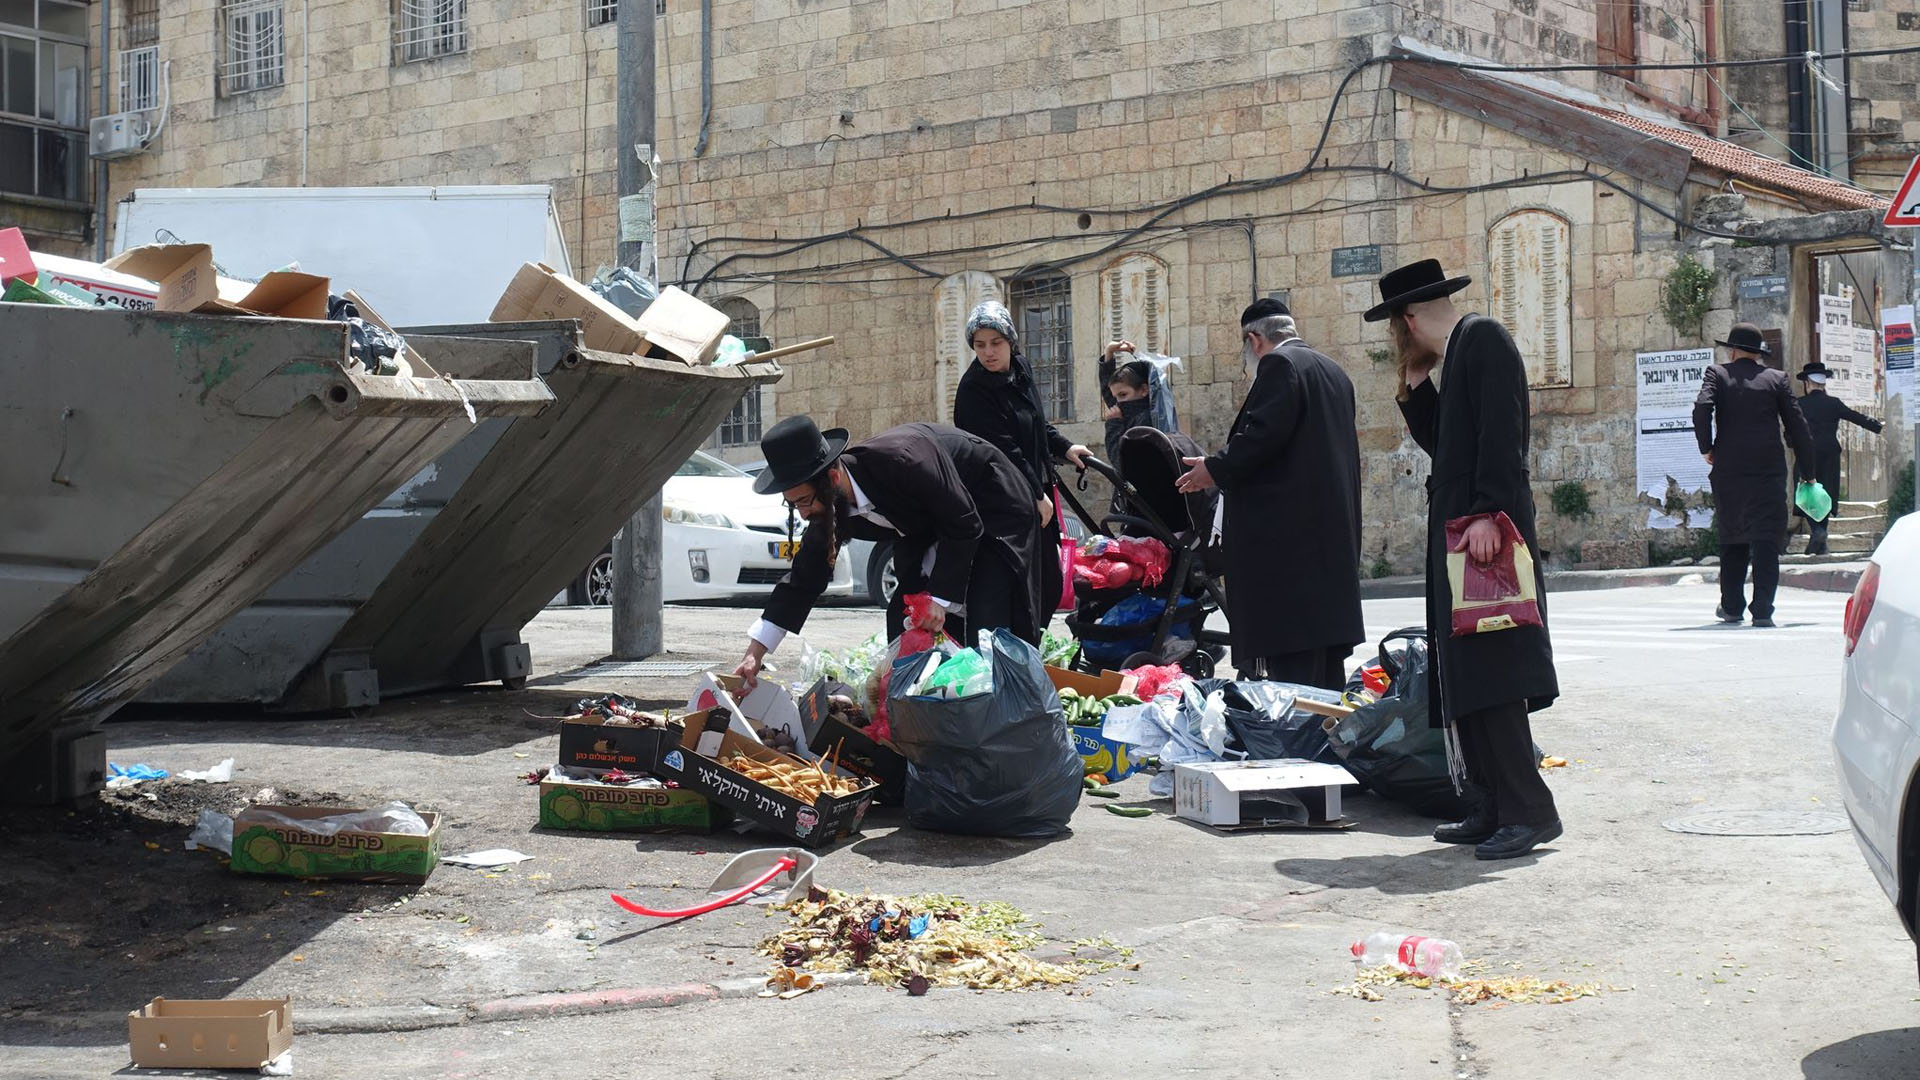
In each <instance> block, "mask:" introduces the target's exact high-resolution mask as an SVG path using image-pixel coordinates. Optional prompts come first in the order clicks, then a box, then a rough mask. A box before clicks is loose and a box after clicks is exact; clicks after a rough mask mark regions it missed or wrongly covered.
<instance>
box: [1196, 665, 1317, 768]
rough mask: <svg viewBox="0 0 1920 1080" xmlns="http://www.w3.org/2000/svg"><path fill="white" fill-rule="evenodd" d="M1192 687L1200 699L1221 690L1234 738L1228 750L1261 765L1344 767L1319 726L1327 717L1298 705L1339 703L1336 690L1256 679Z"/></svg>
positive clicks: (1207, 682)
mask: <svg viewBox="0 0 1920 1080" xmlns="http://www.w3.org/2000/svg"><path fill="white" fill-rule="evenodd" d="M1194 686H1195V688H1196V689H1198V690H1199V691H1200V694H1201V696H1202V697H1205V696H1206V695H1209V694H1212V693H1213V692H1214V691H1215V690H1218V691H1220V692H1221V697H1220V703H1221V704H1222V705H1224V706H1226V713H1227V732H1228V733H1229V734H1230V735H1232V736H1233V738H1232V740H1231V741H1230V742H1229V743H1228V744H1227V746H1228V749H1231V750H1239V751H1240V752H1242V753H1244V754H1246V755H1247V756H1248V757H1250V758H1258V759H1261V760H1263V761H1268V760H1274V759H1278V758H1304V759H1306V760H1308V761H1325V762H1329V763H1332V764H1336V765H1337V764H1339V763H1340V758H1339V756H1338V755H1337V754H1335V753H1334V752H1333V748H1332V747H1331V746H1330V745H1329V744H1328V742H1327V733H1326V731H1325V730H1324V729H1323V728H1322V727H1321V722H1322V721H1323V720H1325V719H1326V718H1325V717H1323V716H1321V715H1319V714H1317V713H1310V712H1307V711H1306V710H1305V709H1301V708H1298V707H1296V706H1295V705H1294V701H1295V700H1296V699H1298V698H1301V697H1305V698H1308V699H1310V700H1314V701H1324V702H1327V703H1329V704H1334V705H1337V704H1339V703H1340V694H1339V692H1338V691H1334V690H1323V689H1321V688H1319V687H1317V686H1302V685H1299V684H1297V683H1284V682H1266V681H1262V680H1255V679H1201V680H1199V681H1197V682H1196V683H1195V684H1194Z"/></svg>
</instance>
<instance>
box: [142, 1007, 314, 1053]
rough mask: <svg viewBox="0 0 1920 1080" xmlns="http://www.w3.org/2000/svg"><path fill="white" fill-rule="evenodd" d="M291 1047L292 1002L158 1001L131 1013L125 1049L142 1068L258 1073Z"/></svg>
mask: <svg viewBox="0 0 1920 1080" xmlns="http://www.w3.org/2000/svg"><path fill="white" fill-rule="evenodd" d="M292 1048H293V1000H292V999H291V998H284V997H281V998H265V999H241V998H235V999H233V1000H231V1001H186V1000H182V1001H169V1000H168V999H166V998H163V997H157V998H154V999H153V1000H152V1001H150V1002H148V1003H147V1004H146V1005H145V1006H143V1007H142V1008H140V1009H139V1010H138V1011H136V1012H130V1013H128V1014H127V1050H128V1053H129V1055H130V1056H131V1057H132V1058H133V1063H134V1065H136V1066H138V1067H140V1068H142V1069H259V1068H263V1067H265V1066H266V1065H267V1063H269V1062H271V1061H273V1060H274V1059H275V1058H277V1057H279V1056H280V1055H282V1054H284V1053H286V1052H287V1051H288V1050H291V1049H292Z"/></svg>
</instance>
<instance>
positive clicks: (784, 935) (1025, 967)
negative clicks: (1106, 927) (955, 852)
mask: <svg viewBox="0 0 1920 1080" xmlns="http://www.w3.org/2000/svg"><path fill="white" fill-rule="evenodd" d="M786 911H787V913H788V915H789V917H790V919H791V923H790V925H789V926H788V927H787V928H786V929H784V930H782V931H780V932H779V933H777V934H775V935H773V936H772V937H770V938H768V939H766V940H765V941H763V942H761V943H760V951H761V952H762V953H764V954H765V955H767V956H770V957H773V958H774V959H775V960H777V961H778V962H779V963H778V966H777V967H775V968H774V970H773V971H772V972H770V976H771V978H773V979H774V980H776V981H778V982H780V983H783V984H784V985H786V986H788V987H796V986H798V985H799V977H800V976H804V975H807V974H814V975H820V974H830V973H835V972H861V973H864V974H865V975H866V976H867V978H868V979H869V980H870V981H872V982H876V983H880V984H881V985H883V986H899V987H904V988H906V990H907V991H908V993H910V994H915V995H918V994H923V993H925V992H926V991H927V989H928V988H930V987H934V986H958V987H966V988H968V989H971V990H1034V989H1043V988H1046V987H1052V986H1063V985H1065V984H1068V983H1072V982H1077V981H1079V979H1080V972H1079V971H1078V970H1076V969H1075V968H1072V967H1068V966H1065V965H1062V964H1052V963H1047V962H1046V961H1043V960H1036V959H1034V958H1033V956H1032V955H1030V954H1031V953H1032V951H1033V949H1034V948H1035V947H1037V946H1038V945H1039V944H1040V943H1041V940H1042V939H1041V937H1040V935H1039V934H1037V933H1035V932H1033V931H1031V930H1030V929H1027V927H1029V926H1030V925H1031V924H1030V923H1029V921H1028V920H1027V918H1026V916H1024V915H1022V914H1021V913H1020V912H1019V911H1018V910H1016V909H1015V908H1013V907H1011V906H1010V905H1007V904H1001V903H987V904H971V903H968V902H967V901H965V900H962V899H960V898H959V897H952V896H937V895H936V896H911V897H891V896H869V895H855V894H851V893H844V892H841V891H839V890H837V889H821V888H814V889H810V890H809V891H808V893H807V897H806V899H804V900H801V901H798V902H796V903H794V904H791V905H789V906H788V907H787V908H786ZM809 985H811V984H810V983H809Z"/></svg>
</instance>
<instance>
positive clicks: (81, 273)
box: [33, 252, 160, 311]
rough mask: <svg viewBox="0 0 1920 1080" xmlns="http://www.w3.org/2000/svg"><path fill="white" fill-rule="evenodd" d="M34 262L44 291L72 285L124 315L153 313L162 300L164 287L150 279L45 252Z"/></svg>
mask: <svg viewBox="0 0 1920 1080" xmlns="http://www.w3.org/2000/svg"><path fill="white" fill-rule="evenodd" d="M33 261H34V264H35V265H36V266H37V267H38V268H39V270H40V284H41V285H42V286H43V287H44V286H45V285H46V284H47V283H49V282H52V283H54V284H58V285H70V286H72V287H74V288H76V289H80V290H82V291H84V292H88V293H92V294H93V295H94V296H97V297H99V298H100V299H101V300H103V301H105V302H106V303H107V304H108V305H109V306H111V307H117V308H120V309H121V310H123V311H152V310H153V302H154V300H156V299H157V298H158V297H159V296H160V286H158V285H156V284H154V283H153V282H151V281H148V280H147V279H146V278H142V277H135V276H133V275H132V274H123V273H121V272H119V271H118V270H109V269H107V268H106V267H104V266H101V265H100V264H99V263H93V262H87V261H86V260H84V259H69V258H66V257H64V256H60V255H48V254H45V253H44V252H42V253H38V254H35V255H34V257H33Z"/></svg>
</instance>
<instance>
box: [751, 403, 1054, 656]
mask: <svg viewBox="0 0 1920 1080" xmlns="http://www.w3.org/2000/svg"><path fill="white" fill-rule="evenodd" d="M840 464H841V465H842V466H845V467H846V468H847V469H848V470H849V471H850V472H851V473H852V475H853V479H854V482H855V483H857V484H859V485H860V490H861V491H862V492H863V493H864V494H865V495H866V497H867V498H868V499H869V500H871V501H872V503H873V509H874V512H875V513H878V514H879V515H880V516H881V517H884V518H886V519H887V521H888V522H890V523H891V524H892V525H893V528H892V529H888V528H885V527H883V526H881V525H880V524H878V523H877V522H874V521H871V520H869V519H867V518H864V517H855V518H853V519H852V520H851V521H850V522H849V523H848V524H847V527H846V530H845V534H843V535H840V536H839V537H838V540H839V541H840V542H841V543H842V544H844V543H845V542H846V541H847V540H849V539H863V540H889V541H892V542H893V545H894V547H893V567H894V572H895V573H896V574H898V575H899V578H900V590H901V592H903V593H915V592H928V593H932V594H933V595H935V596H938V597H940V598H942V599H945V600H949V601H952V602H953V603H956V604H958V603H964V602H965V601H966V597H967V584H968V580H969V579H970V578H971V577H972V576H973V567H974V564H975V563H976V562H978V561H979V560H981V559H999V560H1001V561H1002V562H1004V563H1005V564H1006V565H1007V566H1008V567H1009V568H1010V569H1011V570H1013V572H1014V575H1015V580H1017V581H1022V582H1030V581H1032V580H1033V568H1034V566H1035V560H1036V558H1037V557H1038V556H1039V554H1040V552H1039V550H1038V544H1037V543H1036V540H1037V537H1038V531H1039V526H1040V514H1039V511H1038V509H1037V508H1036V506H1035V504H1034V500H1033V499H1032V498H1031V497H1029V495H1028V491H1029V488H1028V484H1027V481H1026V478H1025V477H1023V476H1021V475H1020V471H1019V470H1018V469H1016V468H1014V466H1013V463H1012V462H1011V461H1008V460H1007V456H1006V455H1005V454H1002V453H1001V452H1000V451H998V450H996V449H994V447H993V446H992V445H991V444H989V443H988V442H987V441H986V440H985V439H982V438H979V437H978V436H975V435H969V434H967V433H966V432H964V431H961V430H959V429H957V428H951V427H948V426H946V425H945V424H902V425H901V426H899V427H896V428H889V429H888V430H886V431H883V432H881V433H880V434H878V435H875V436H874V437H873V438H871V439H868V440H867V441H865V442H863V443H858V444H856V445H853V446H849V447H847V448H846V451H845V452H844V453H843V454H842V455H841V457H840ZM929 551H931V552H932V553H933V562H932V567H931V570H930V572H923V570H922V567H923V564H924V563H925V562H926V558H927V553H928V552H929ZM827 554H828V552H827V529H826V527H825V526H823V525H821V524H818V523H813V522H809V523H808V525H807V530H806V532H805V534H804V535H802V537H801V539H800V550H799V552H798V553H797V554H796V555H795V556H794V560H793V569H792V570H791V571H789V572H788V574H787V576H786V577H784V578H782V579H781V580H780V583H779V584H777V585H775V586H774V587H773V596H772V597H771V598H770V599H769V600H768V601H767V606H766V609H765V610H764V611H763V612H762V613H761V618H763V619H765V620H766V621H768V622H770V623H772V624H773V625H775V626H778V627H780V628H781V629H783V630H786V631H787V632H789V633H798V632H799V631H800V629H801V628H802V627H803V626H805V625H806V621H807V615H808V614H809V613H810V612H811V611H812V610H813V605H814V603H815V601H817V600H819V599H820V594H821V593H822V592H824V591H825V590H826V587H827V585H828V584H829V583H830V582H831V581H832V579H833V570H832V567H831V566H830V565H829V563H828V561H827ZM1033 591H1034V590H1032V589H1031V588H1029V590H1028V595H1026V596H1024V597H1017V598H1015V603H1014V604H1013V608H1014V611H1015V613H1016V621H1019V620H1020V618H1021V617H1022V615H1024V618H1025V619H1027V620H1034V619H1036V618H1037V617H1038V616H1037V614H1036V613H1039V612H1043V611H1051V608H1050V607H1048V608H1042V607H1040V606H1039V602H1038V597H1037V596H1035V595H1033ZM1035 625H1037V626H1044V625H1045V621H1044V620H1040V621H1039V622H1037V623H1035ZM1011 629H1013V630H1014V632H1015V633H1017V634H1021V636H1023V637H1024V636H1027V634H1026V633H1025V632H1024V631H1025V629H1026V628H1025V627H1023V626H1014V627H1011ZM1033 636H1034V637H1038V633H1037V631H1035V632H1034V634H1033Z"/></svg>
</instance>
